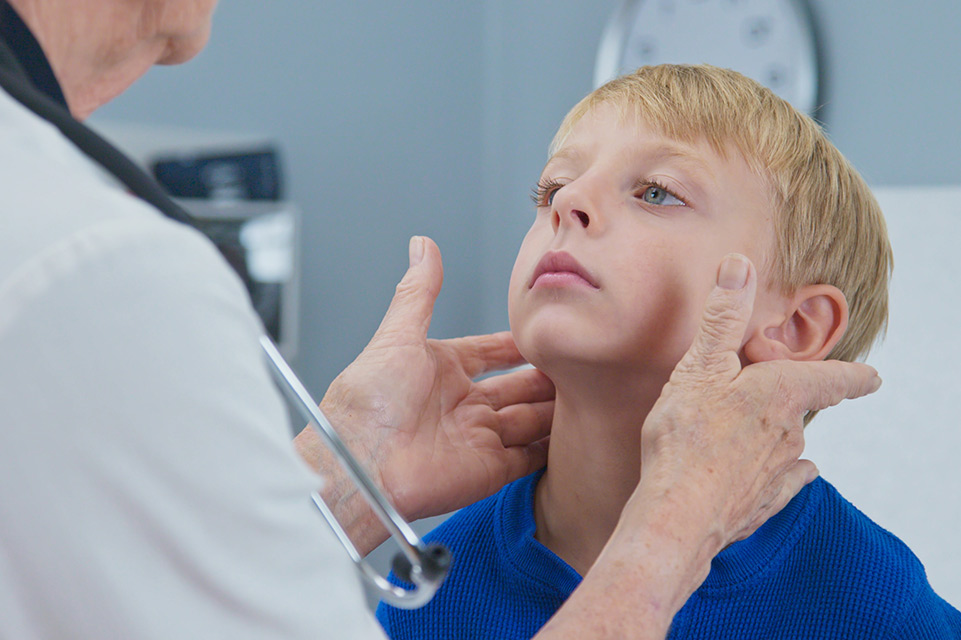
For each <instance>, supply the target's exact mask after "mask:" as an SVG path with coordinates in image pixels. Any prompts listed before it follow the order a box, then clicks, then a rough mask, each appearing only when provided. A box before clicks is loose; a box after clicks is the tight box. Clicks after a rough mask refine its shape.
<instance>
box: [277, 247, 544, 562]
mask: <svg viewBox="0 0 961 640" xmlns="http://www.w3.org/2000/svg"><path fill="white" fill-rule="evenodd" d="M442 281H443V266H442V264H441V256H440V250H439V249H438V248H437V245H436V244H434V242H433V241H431V240H429V239H428V238H423V237H414V238H412V239H411V242H410V267H409V269H408V271H407V273H406V274H405V275H404V278H403V279H402V280H401V282H400V284H398V285H397V289H396V293H395V295H394V298H393V300H392V301H391V304H390V308H389V309H388V310H387V314H386V315H385V317H384V319H383V321H382V322H381V325H380V327H379V328H378V329H377V332H376V333H375V334H374V337H373V338H372V339H371V341H370V343H369V344H368V345H367V347H366V348H365V349H364V351H363V352H362V353H361V354H360V355H359V356H358V357H357V359H356V360H354V362H353V363H351V364H350V366H348V367H347V369H345V370H344V371H343V373H341V374H340V375H339V376H338V377H337V378H336V379H335V380H334V382H333V383H332V384H331V386H330V388H329V389H328V391H327V394H326V395H325V396H324V399H323V401H322V402H321V408H322V410H323V411H324V413H325V414H326V415H327V417H328V418H329V419H330V422H331V424H332V425H333V426H334V428H335V429H336V430H337V431H338V433H339V434H340V436H341V438H342V439H343V440H344V442H345V444H346V445H347V446H348V448H350V450H351V451H352V452H353V454H354V455H355V456H356V457H357V458H358V460H359V461H360V462H361V463H362V464H364V465H365V466H366V468H367V470H368V472H369V473H370V474H371V477H372V478H373V479H374V480H375V481H376V482H377V483H378V484H379V486H380V487H381V488H382V489H383V490H385V491H386V493H387V495H388V497H389V498H390V499H391V502H393V504H394V506H395V507H396V508H397V509H398V511H400V512H401V514H403V515H404V516H405V517H407V518H408V519H416V518H421V517H426V516H430V515H438V514H442V513H447V512H449V511H453V510H454V509H458V508H460V507H463V506H466V505H468V504H471V503H473V502H476V501H477V500H480V499H482V498H484V497H486V496H488V495H490V494H492V493H494V492H495V491H497V490H498V489H500V488H501V487H502V486H503V485H504V484H506V483H507V482H510V481H512V480H515V479H517V478H519V477H522V476H524V475H527V474H529V473H531V472H533V471H535V470H536V469H538V468H540V467H542V466H543V465H544V464H545V463H546V461H547V451H546V441H545V438H546V437H547V435H548V433H549V430H550V423H551V416H552V414H553V406H554V403H553V398H554V387H553V385H552V384H551V382H550V380H549V379H548V378H547V377H546V376H544V375H543V374H542V373H540V372H538V371H536V370H533V369H523V370H520V371H514V372H511V373H506V374H501V375H497V376H493V377H489V378H486V379H484V380H481V381H478V382H475V381H474V379H475V378H476V377H478V376H480V375H483V374H485V373H489V372H491V371H496V370H501V369H507V368H512V367H516V366H519V365H521V364H523V363H524V360H523V358H522V357H521V355H520V354H519V353H518V351H517V348H516V347H515V346H514V342H513V340H512V338H511V336H510V333H508V332H502V333H497V334H493V335H485V336H473V337H467V338H456V339H451V340H429V339H427V329H428V327H429V326H430V321H431V315H432V313H433V307H434V302H435V300H436V299H437V295H438V294H439V293H440V288H441V283H442ZM295 445H296V446H297V448H298V450H299V451H300V453H301V455H302V456H303V457H304V458H305V459H306V460H307V461H308V463H310V464H311V465H312V466H314V468H315V469H318V470H319V471H320V472H321V474H322V475H323V476H325V480H326V482H325V487H324V490H323V493H324V494H325V498H329V499H332V500H333V501H332V502H331V501H328V504H333V505H336V506H335V513H336V514H337V516H338V518H339V519H340V521H341V523H343V524H345V528H346V529H347V531H348V533H350V534H351V538H352V539H353V540H354V542H355V544H357V545H358V548H359V549H361V550H362V551H369V550H370V549H372V548H373V547H374V546H376V545H377V544H379V543H380V542H381V541H382V540H383V538H384V536H385V535H386V534H385V533H384V532H383V528H382V527H381V526H380V525H379V523H378V522H376V521H375V520H374V519H373V516H372V514H371V513H370V512H369V510H368V509H367V508H366V503H364V502H363V500H362V499H361V497H360V496H359V495H357V494H356V492H355V491H354V490H353V486H352V485H350V484H349V483H347V482H346V478H345V477H344V476H343V474H342V473H341V470H340V467H339V465H338V464H337V462H336V461H335V460H334V459H333V457H332V456H331V455H330V454H329V452H327V450H326V447H324V446H323V444H322V443H321V442H320V440H319V438H318V437H317V436H316V434H314V433H313V431H312V430H310V429H309V428H308V429H305V430H304V431H303V432H302V433H301V434H300V435H298V436H297V438H296V439H295Z"/></svg>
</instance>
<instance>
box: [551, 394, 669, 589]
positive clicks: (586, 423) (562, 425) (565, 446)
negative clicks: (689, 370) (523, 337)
mask: <svg viewBox="0 0 961 640" xmlns="http://www.w3.org/2000/svg"><path fill="white" fill-rule="evenodd" d="M554 382H555V386H556V387H557V398H556V400H555V404H554V422H553V427H552V430H551V444H550V451H549V454H548V464H547V470H546V471H545V472H544V475H543V477H542V478H541V480H540V482H539V483H538V485H537V490H536V492H535V496H534V519H535V523H536V526H537V529H536V533H535V537H536V538H537V540H538V541H540V542H541V543H542V544H544V545H545V546H546V547H547V548H549V549H550V550H551V551H553V552H554V553H555V554H557V555H558V556H559V557H560V558H562V559H563V560H564V561H565V562H567V563H568V564H569V565H570V566H571V567H573V568H574V569H575V570H576V571H577V572H578V573H580V574H581V575H584V574H585V573H587V570H588V569H590V567H591V565H592V564H593V563H594V560H595V559H596V558H597V556H598V555H599V554H600V552H601V549H602V548H603V547H604V545H605V544H606V543H607V540H608V538H609V537H610V535H611V532H613V530H614V527H615V525H616V524H617V522H618V519H619V518H620V515H621V511H622V510H623V508H624V505H625V503H626V502H627V500H628V498H630V496H631V494H632V493H633V492H634V489H635V488H636V487H637V483H638V481H639V479H640V474H641V451H640V433H641V426H642V425H643V423H644V419H645V418H646V417H647V414H648V412H649V411H650V409H651V407H652V406H653V404H654V402H655V401H656V400H657V397H658V395H659V394H660V391H661V388H662V387H663V382H664V381H651V380H647V381H632V382H626V381H625V378H624V377H623V376H617V378H616V380H611V379H608V380H601V379H600V378H599V377H592V378H591V381H590V382H589V383H586V384H585V383H584V378H582V379H581V380H580V381H579V382H580V383H579V384H572V385H565V383H564V381H558V380H556V379H555V380H554Z"/></svg>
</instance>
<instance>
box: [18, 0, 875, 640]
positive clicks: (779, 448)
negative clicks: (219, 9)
mask: <svg viewBox="0 0 961 640" xmlns="http://www.w3.org/2000/svg"><path fill="white" fill-rule="evenodd" d="M214 4H215V2H213V1H212V0H9V4H8V3H7V2H4V1H3V0H0V74H2V79H3V81H4V87H5V90H4V91H0V180H2V185H3V188H2V204H0V416H2V424H0V637H3V638H18V639H33V638H68V637H70V638H165V639H167V638H184V637H190V638H257V639H262V638H291V639H293V638H316V637H336V638H378V637H381V632H380V630H379V628H378V627H377V625H376V623H375V622H374V621H373V619H372V617H371V616H370V615H369V613H368V611H367V610H366V607H365V605H364V600H363V597H362V593H361V590H360V587H359V583H358V581H357V579H356V577H355V575H354V574H353V568H352V565H351V564H350V563H349V561H348V559H347V557H346V555H345V554H344V553H343V551H342V550H341V548H340V547H339V545H337V543H336V541H335V540H334V539H333V537H332V536H331V535H330V533H329V532H328V531H327V529H326V525H325V524H324V523H323V522H322V521H321V520H320V519H319V517H318V515H317V513H316V512H315V511H314V510H313V507H312V506H311V504H310V501H309V499H308V495H309V493H310V492H311V491H312V490H314V489H315V488H316V486H317V485H318V483H319V480H318V476H317V475H316V474H315V473H314V471H313V470H312V469H311V468H310V467H311V466H312V467H313V468H315V469H318V470H320V471H321V472H322V474H323V475H324V477H325V478H326V483H325V485H324V492H325V494H326V496H327V497H328V499H330V500H332V501H333V502H332V503H331V504H334V505H336V507H335V508H336V510H337V513H338V515H339V517H340V520H341V521H342V522H345V523H346V524H347V527H348V530H349V532H350V533H351V535H352V537H353V538H354V539H355V540H356V541H357V542H358V546H360V547H362V548H363V549H364V550H365V551H367V550H370V549H372V548H373V547H374V546H375V545H376V544H378V543H379V542H380V541H382V540H383V539H384V538H385V535H386V534H385V532H384V530H383V529H382V527H381V526H380V525H379V524H377V523H376V522H375V521H374V520H373V519H372V517H371V514H370V512H369V511H368V510H367V508H366V506H364V504H363V502H362V501H361V500H359V498H358V496H356V495H355V494H354V493H352V491H351V489H350V488H349V484H348V483H346V481H345V480H344V479H343V478H342V477H341V475H340V473H339V471H338V469H337V467H336V465H334V464H332V463H331V461H330V460H329V459H328V458H327V453H326V452H325V450H324V449H323V447H321V446H319V444H318V443H317V441H316V440H315V438H314V436H313V434H312V432H310V431H306V432H304V433H303V434H301V435H300V436H299V437H298V438H297V439H296V441H295V445H296V446H295V447H294V446H291V443H290V441H289V439H288V438H287V436H286V434H287V420H286V413H285V409H284V407H283V404H282V401H281V399H280V397H279V395H278V394H277V392H276V391H275V389H274V388H273V386H272V384H271V382H270V380H269V378H268V374H267V372H266V369H265V367H264V364H263V362H262V357H261V353H260V351H259V347H258V343H257V336H258V334H259V324H258V320H257V317H256V315H255V314H254V312H253V311H252V310H251V308H250V305H249V303H248V301H247V299H246V295H245V292H244V290H243V287H242V285H241V284H240V282H239V281H238V279H237V278H236V277H235V276H234V275H233V274H232V272H231V271H230V269H229V268H228V267H227V266H226V265H225V263H224V262H223V261H222V260H221V259H220V258H219V255H218V254H217V252H216V250H215V249H214V248H213V247H212V246H211V245H210V243H208V242H207V241H206V240H205V239H204V238H203V237H202V236H200V235H199V234H197V233H195V232H193V231H192V230H190V229H188V228H187V227H185V226H183V225H180V224H177V223H174V222H171V221H169V220H167V219H165V218H163V217H161V216H160V215H159V214H158V213H157V212H156V211H155V210H154V209H153V208H151V207H150V206H149V205H147V204H146V203H144V202H143V201H142V200H140V199H137V198H135V197H133V196H131V195H129V194H128V193H126V192H125V191H123V190H119V189H117V188H115V187H113V186H112V185H109V184H107V183H105V182H104V180H103V179H102V177H101V175H100V174H99V172H98V170H97V169H95V168H94V166H93V164H92V163H91V162H90V161H89V160H88V158H87V157H86V156H85V155H84V154H82V153H81V152H80V151H78V149H77V148H76V147H75V146H74V145H73V144H71V143H70V142H69V141H67V140H66V139H65V138H64V136H63V135H61V133H60V132H59V131H58V130H57V129H55V128H53V127H52V126H50V125H49V124H48V123H47V122H46V121H45V120H44V119H41V118H39V117H38V116H37V115H36V114H35V113H34V112H33V111H31V110H28V109H27V108H25V107H24V106H23V105H22V104H21V102H20V101H19V100H17V99H14V98H13V97H12V95H13V94H16V95H22V94H23V93H24V92H26V93H29V94H30V95H33V96H36V94H42V95H43V96H45V97H41V98H39V101H40V102H41V103H43V102H46V103H47V104H48V105H49V104H51V103H54V108H56V106H55V103H59V104H60V105H61V106H62V108H63V109H65V110H67V109H68V110H69V112H70V113H72V114H73V116H75V117H76V118H78V119H81V120H82V119H83V118H85V117H86V116H88V115H89V114H90V113H91V112H93V111H94V110H95V109H96V108H97V107H98V106H100V105H102V104H104V103H105V102H107V101H108V100H110V99H112V98H113V97H115V96H117V95H118V94H120V93H121V92H123V90H124V89H126V88H127V87H128V86H129V85H130V84H131V83H132V82H133V81H134V80H136V79H137V78H138V77H140V76H141V75H142V74H143V73H145V72H146V71H147V70H148V69H149V68H150V67H151V66H152V65H154V64H157V63H161V64H173V63H179V62H183V61H185V60H187V59H189V58H191V57H192V56H193V55H195V54H196V53H197V52H198V51H200V49H201V48H202V47H203V46H204V44H205V43H206V41H207V37H208V33H209V29H210V17H211V13H212V12H213V8H214ZM440 283H441V263H440V254H439V252H438V250H437V247H436V246H435V245H434V244H433V243H432V242H430V241H429V240H427V239H424V238H414V239H412V240H411V244H410V268H409V270H408V272H407V273H406V275H405V276H404V278H403V280H402V281H401V283H400V285H398V288H397V293H396V295H395V297H394V299H393V301H392V303H391V306H390V308H389V310H388V312H387V315H386V317H385V318H384V321H383V323H382V325H381V327H380V329H379V330H378V332H377V334H376V335H375V336H374V338H373V340H372V341H371V343H370V344H369V345H368V347H367V348H366V349H365V350H364V352H363V353H362V354H361V355H360V356H359V357H358V359H357V360H356V361H355V362H354V363H353V364H352V365H351V366H350V367H348V369H347V370H345V371H344V373H343V374H341V376H340V377H338V378H337V380H335V382H334V383H333V384H332V385H331V388H330V389H329V390H328V392H327V394H326V396H325V398H324V401H323V407H324V409H325V411H326V413H327V414H328V416H329V417H330V418H331V420H332V422H333V423H334V424H335V425H338V426H339V427H340V429H341V430H342V431H343V432H344V435H345V439H346V440H347V442H348V445H349V446H351V448H352V449H353V450H354V451H355V453H356V454H357V455H358V456H359V457H360V458H361V459H362V460H363V461H365V462H366V463H367V464H368V465H369V468H370V469H371V472H372V474H373V476H374V479H375V480H376V481H378V483H379V484H380V485H381V486H382V487H383V488H384V489H385V490H386V491H387V493H388V495H389V496H390V497H391V498H392V500H393V501H394V503H395V504H396V505H397V507H398V508H399V510H400V511H401V513H403V514H404V515H406V516H407V517H411V518H416V517H422V516H425V515H429V514H436V513H443V512H446V511H449V510H451V509H454V508H457V507H460V506H463V505H465V504H467V503H470V502H472V501H474V500H476V499H478V498H480V497H483V496H485V495H488V494H490V493H492V492H493V491H495V490H496V489H497V488H499V487H500V486H501V485H502V484H503V483H505V482H507V481H509V480H512V479H514V478H517V477H519V476H521V475H523V474H526V473H529V472H531V471H532V470H534V469H536V468H538V467H539V466H541V465H542V464H543V463H544V459H545V456H544V446H545V445H544V442H543V441H542V439H543V438H544V437H545V436H546V425H548V424H549V417H550V413H551V410H552V404H551V398H552V393H553V392H552V388H551V385H550V383H549V381H547V380H546V379H545V378H543V377H542V376H541V375H540V374H539V373H537V372H536V371H530V370H528V371H522V372H519V373H514V374H510V375H506V376H501V377H494V378H488V379H487V380H485V381H483V382H479V383H474V382H472V381H471V380H472V378H474V377H476V376H477V375H479V374H481V373H484V372H487V371H490V370H494V369H498V368H505V367H511V366H514V365H516V364H519V362H520V358H519V356H518V354H517V352H516V350H515V348H514V346H513V343H512V342H511V340H510V338H509V336H508V335H507V334H496V335H492V336H482V337H475V338H465V339H460V340H451V341H441V342H436V341H428V340H426V338H425V335H426V331H427V326H428V324H429V322H430V316H431V310H432V308H433V303H434V300H435V298H436V296H437V293H438V291H439V288H440ZM755 286H756V276H755V274H754V270H753V268H752V267H751V265H750V264H749V263H747V262H746V261H745V260H743V259H740V258H730V259H728V260H726V261H725V263H724V264H723V265H722V266H721V268H720V270H719V286H718V288H717V289H716V290H715V291H714V293H713V294H712V296H711V298H710V299H709V301H708V305H707V309H706V311H705V319H704V324H703V327H702V332H701V333H700V335H699V337H698V339H697V340H696V342H695V344H694V346H693V347H692V349H691V352H690V353H689V354H688V356H687V357H686V359H685V361H684V362H682V364H681V365H679V368H678V371H677V372H676V373H675V376H674V377H673V378H672V381H671V382H670V383H669V385H668V386H667V387H666V388H665V392H664V394H663V395H662V398H661V401H660V404H659V405H658V406H657V407H656V408H655V411H654V412H652V414H651V416H650V417H649V419H648V422H647V424H646V425H645V428H644V435H643V437H644V438H645V440H646V442H645V444H644V447H643V450H644V452H645V455H646V456H648V457H649V458H650V459H649V460H647V459H646V460H645V461H644V468H645V476H644V478H643V479H642V481H641V483H640V485H639V486H638V488H637V491H636V493H635V496H634V498H633V499H632V502H631V503H630V504H629V505H628V506H627V508H626V509H625V511H624V513H623V516H622V519H621V523H620V525H619V527H618V529H617V531H616V532H615V534H614V536H613V538H612V539H611V541H610V543H609V544H608V546H607V548H606V550H605V551H604V553H603V554H602V556H601V558H600V559H599V560H598V562H597V564H596V565H595V566H594V567H593V568H592V570H591V571H590V573H589V574H588V576H587V577H586V579H585V580H584V582H583V584H582V586H581V587H580V588H579V589H578V590H577V592H575V594H574V596H572V598H571V599H570V600H569V601H568V603H567V605H565V607H564V608H563V609H562V610H561V611H560V613H558V615H557V616H556V617H555V618H554V619H553V620H552V621H551V623H549V624H548V626H547V627H546V628H545V629H544V630H542V632H541V633H540V634H539V636H538V637H541V638H575V637H579V638H586V637H590V638H608V637H610V638H623V637H643V638H663V637H664V635H665V633H666V631H667V628H668V625H669V624H670V621H671V618H672V616H673V614H674V612H675V611H677V609H678V608H679V607H680V606H681V604H683V602H684V601H685V600H686V598H687V597H688V596H689V595H690V593H691V592H692V591H693V590H694V589H695V588H696V587H697V585H698V584H699V583H700V582H701V581H702V580H703V578H704V577H705V576H706V575H707V571H708V568H709V564H710V560H711V558H712V557H713V556H714V555H715V554H716V553H717V551H719V550H720V549H721V548H723V547H724V546H725V545H726V544H728V543H729V542H731V541H733V540H736V539H738V538H742V537H744V536H746V535H748V534H749V533H750V532H751V531H753V530H754V529H755V528H756V527H757V526H758V525H759V524H760V523H761V522H762V521H763V520H764V519H766V518H767V517H768V516H770V515H771V514H772V513H774V512H776V511H777V510H779V509H780V508H781V507H782V506H783V505H784V504H785V503H786V502H787V501H788V499H790V497H792V496H793V495H794V494H795V493H796V492H797V491H798V490H799V488H800V487H801V486H802V485H803V484H804V483H805V482H807V481H810V480H811V479H813V477H814V475H815V474H816V469H815V468H814V466H813V465H812V464H811V463H810V462H806V461H798V460H797V457H798V455H799V454H800V452H801V450H802V447H803V437H802V431H801V415H802V414H803V413H804V411H806V410H807V409H817V408H822V407H825V406H828V405H830V404H834V403H837V402H840V401H841V400H842V399H843V398H845V397H856V396H859V395H863V394H865V393H870V392H871V391H873V390H874V389H876V388H877V386H878V385H879V384H880V380H879V379H878V378H877V376H876V373H875V372H874V371H873V369H870V368H869V367H866V366H863V365H845V364H841V363H816V364H811V365H800V364H797V363H783V364H771V365H770V366H765V367H761V366H751V367H749V368H747V369H745V370H743V371H741V370H740V366H739V364H738V360H737V358H736V355H735V352H736V350H737V349H738V347H739V344H740V339H741V336H742V334H743V330H744V326H745V322H746V321H745V318H747V317H748V316H749V315H750V308H751V304H752V302H753V292H754V288H755ZM298 452H299V454H300V455H299V456H298ZM303 460H306V461H307V462H308V463H309V464H304V462H303ZM647 470H650V471H649V472H648V471H647Z"/></svg>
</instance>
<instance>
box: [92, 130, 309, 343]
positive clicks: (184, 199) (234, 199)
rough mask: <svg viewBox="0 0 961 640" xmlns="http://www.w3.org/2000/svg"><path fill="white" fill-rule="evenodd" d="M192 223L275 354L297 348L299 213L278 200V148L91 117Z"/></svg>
mask: <svg viewBox="0 0 961 640" xmlns="http://www.w3.org/2000/svg"><path fill="white" fill-rule="evenodd" d="M94 128H95V129H97V131H98V132H100V133H101V134H102V135H103V136H104V137H105V138H107V139H109V140H110V141H111V142H113V143H114V144H115V145H116V146H117V147H119V148H120V149H121V150H122V151H124V152H125V153H126V154H127V155H128V156H130V157H131V158H132V159H133V160H135V161H136V162H137V163H138V164H140V166H141V167H142V168H143V169H144V170H145V171H147V173H149V174H150V175H151V176H153V177H154V178H155V179H156V180H157V182H159V183H160V185H161V186H162V187H163V188H164V189H165V190H166V191H167V193H168V194H169V195H170V196H172V197H173V198H174V199H175V200H176V201H177V202H178V203H179V204H180V205H181V206H183V207H184V208H185V209H186V210H187V211H188V212H190V213H191V214H193V215H194V216H195V217H196V218H197V220H198V223H199V224H198V225H197V227H198V228H199V229H200V230H201V231H202V232H204V233H205V234H206V235H207V236H208V237H209V238H210V239H211V240H212V241H213V242H214V244H215V245H216V246H217V248H218V249H219V250H220V252H221V253H222V254H223V255H224V257H225V258H226V259H227V261H228V262H229V263H230V265H231V266H232V267H233V268H234V270H235V271H236V272H237V273H238V275H240V277H241V279H242V280H243V282H244V284H245V285H246V287H247V291H248V292H249V293H250V298H251V301H252V303H253V306H254V308H255V309H256V310H257V313H258V314H259V315H260V317H261V319H262V320H263V322H264V327H265V328H266V330H267V333H268V334H269V335H270V337H271V338H272V339H273V341H274V342H275V343H276V344H277V346H278V348H279V349H280V351H281V353H283V355H284V356H285V357H287V358H291V357H293V356H294V354H295V353H296V351H297V335H298V321H297V316H298V306H299V293H298V292H299V281H300V258H299V251H298V248H297V247H298V240H297V239H298V236H299V224H300V212H299V210H298V208H297V207H296V206H295V205H294V204H293V203H291V202H289V201H287V200H285V199H284V196H283V179H282V177H283V176H282V170H281V163H280V153H279V151H278V149H277V147H276V145H275V144H274V143H272V142H271V141H270V140H268V139H266V138H263V137H258V136H254V135H247V134H239V133H222V132H212V131H203V130H194V129H187V128H177V127H167V126H164V127H158V126H147V125H139V124H121V123H113V122H97V123H95V124H94Z"/></svg>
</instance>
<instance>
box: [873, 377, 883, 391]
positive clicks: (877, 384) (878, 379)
mask: <svg viewBox="0 0 961 640" xmlns="http://www.w3.org/2000/svg"><path fill="white" fill-rule="evenodd" d="M881 382H882V380H881V376H874V380H873V381H872V384H871V387H872V389H871V393H874V392H875V391H877V390H878V389H880V388H881Z"/></svg>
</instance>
